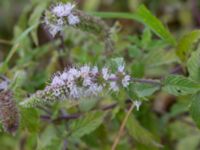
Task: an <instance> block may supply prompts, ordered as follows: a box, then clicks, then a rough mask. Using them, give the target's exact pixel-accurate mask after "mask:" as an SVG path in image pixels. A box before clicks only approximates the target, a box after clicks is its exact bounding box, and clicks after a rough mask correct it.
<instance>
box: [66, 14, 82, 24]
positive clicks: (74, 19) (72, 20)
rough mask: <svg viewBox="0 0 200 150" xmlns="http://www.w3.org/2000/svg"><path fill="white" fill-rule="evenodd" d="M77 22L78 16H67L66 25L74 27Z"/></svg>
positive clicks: (78, 20)
mask: <svg viewBox="0 0 200 150" xmlns="http://www.w3.org/2000/svg"><path fill="white" fill-rule="evenodd" d="M79 22H80V19H79V17H78V16H74V15H73V14H70V15H69V16H68V23H69V24H70V25H76V24H78V23H79Z"/></svg>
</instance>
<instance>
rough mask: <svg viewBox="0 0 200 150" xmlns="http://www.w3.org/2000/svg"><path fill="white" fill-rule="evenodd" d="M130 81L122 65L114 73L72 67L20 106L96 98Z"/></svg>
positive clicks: (55, 76)
mask: <svg viewBox="0 0 200 150" xmlns="http://www.w3.org/2000/svg"><path fill="white" fill-rule="evenodd" d="M130 81H131V77H130V76H129V75H127V74H126V73H125V71H124V65H122V66H119V67H118V70H117V72H115V73H112V72H111V71H110V70H109V69H108V68H107V67H103V68H102V69H99V68H98V67H97V66H94V67H90V66H88V65H85V66H82V67H80V68H75V67H72V68H70V69H68V70H65V71H63V72H62V73H61V72H59V73H56V74H55V75H54V77H53V78H52V81H51V83H50V84H49V85H48V86H47V87H46V88H45V89H44V90H43V91H38V92H37V93H36V94H34V95H32V96H31V97H30V98H28V100H26V101H24V102H22V103H21V104H22V105H26V106H35V105H37V104H38V103H40V104H41V103H49V102H53V101H56V100H65V99H72V100H79V99H81V98H86V97H96V96H98V95H100V94H101V93H102V92H103V90H106V89H107V90H108V91H110V92H117V91H119V89H120V87H124V88H126V87H127V86H128V85H129V84H130Z"/></svg>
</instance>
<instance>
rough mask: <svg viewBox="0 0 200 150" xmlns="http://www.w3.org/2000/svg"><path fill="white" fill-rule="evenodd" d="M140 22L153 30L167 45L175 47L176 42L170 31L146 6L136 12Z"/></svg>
mask: <svg viewBox="0 0 200 150" xmlns="http://www.w3.org/2000/svg"><path fill="white" fill-rule="evenodd" d="M136 16H137V19H136V20H138V21H140V22H142V23H143V24H145V25H146V26H148V27H149V28H150V29H151V30H153V31H154V32H155V33H156V34H157V35H158V36H159V37H161V38H162V39H163V40H165V41H166V42H167V43H169V44H171V45H173V46H175V45H176V40H175V39H174V37H173V36H172V35H171V33H170V32H169V30H168V29H167V28H166V27H165V26H164V25H163V24H162V23H161V21H160V20H159V19H157V18H156V17H155V16H154V15H153V14H151V12H150V11H149V10H148V9H147V8H146V7H145V6H144V5H141V6H140V7H138V9H137V11H136Z"/></svg>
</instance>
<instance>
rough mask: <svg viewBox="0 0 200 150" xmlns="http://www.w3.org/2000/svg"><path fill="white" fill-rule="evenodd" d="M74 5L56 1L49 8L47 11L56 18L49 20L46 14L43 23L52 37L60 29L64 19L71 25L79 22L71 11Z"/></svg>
mask: <svg viewBox="0 0 200 150" xmlns="http://www.w3.org/2000/svg"><path fill="white" fill-rule="evenodd" d="M74 7H75V5H74V4H71V3H67V4H63V3H58V4H57V5H55V6H53V7H52V8H51V10H50V12H49V13H50V14H51V15H53V16H54V17H55V18H56V19H55V20H54V21H50V19H49V18H48V15H47V16H46V17H45V24H46V25H47V26H48V29H49V32H50V34H51V35H52V36H53V37H54V36H55V35H56V34H57V33H58V32H60V31H62V29H63V26H64V24H65V21H66V20H67V24H69V25H72V26H73V25H76V24H78V23H79V22H80V19H79V17H78V16H76V15H74V14H73V13H72V11H73V9H74Z"/></svg>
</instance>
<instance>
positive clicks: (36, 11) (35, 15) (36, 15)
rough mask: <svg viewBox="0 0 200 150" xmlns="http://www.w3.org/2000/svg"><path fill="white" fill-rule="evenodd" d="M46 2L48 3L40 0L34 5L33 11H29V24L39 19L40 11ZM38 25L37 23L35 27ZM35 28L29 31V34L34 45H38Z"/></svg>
mask: <svg viewBox="0 0 200 150" xmlns="http://www.w3.org/2000/svg"><path fill="white" fill-rule="evenodd" d="M47 4H48V3H47V1H40V3H39V4H38V5H37V6H36V7H35V9H34V11H33V12H32V13H31V16H30V19H29V21H28V24H29V26H32V24H34V23H35V22H39V21H40V18H41V16H42V13H43V11H44V10H45V9H46V7H47ZM38 25H39V24H38ZM38 25H37V27H38ZM37 27H36V28H37ZM36 28H35V29H34V30H33V31H31V36H32V38H33V41H34V43H35V44H36V45H38V38H37V29H36Z"/></svg>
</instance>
